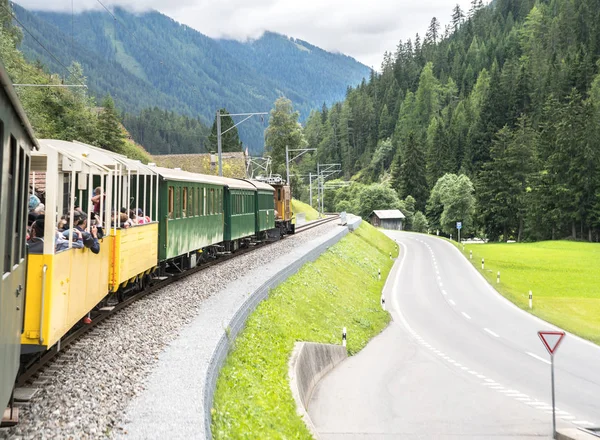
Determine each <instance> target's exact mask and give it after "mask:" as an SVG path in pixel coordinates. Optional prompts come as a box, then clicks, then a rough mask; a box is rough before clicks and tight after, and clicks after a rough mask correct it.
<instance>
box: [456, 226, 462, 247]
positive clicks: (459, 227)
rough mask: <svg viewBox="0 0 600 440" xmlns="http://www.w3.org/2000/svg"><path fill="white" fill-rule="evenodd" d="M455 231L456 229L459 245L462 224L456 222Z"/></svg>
mask: <svg viewBox="0 0 600 440" xmlns="http://www.w3.org/2000/svg"><path fill="white" fill-rule="evenodd" d="M456 229H458V242H459V243H460V230H461V229H462V222H456Z"/></svg>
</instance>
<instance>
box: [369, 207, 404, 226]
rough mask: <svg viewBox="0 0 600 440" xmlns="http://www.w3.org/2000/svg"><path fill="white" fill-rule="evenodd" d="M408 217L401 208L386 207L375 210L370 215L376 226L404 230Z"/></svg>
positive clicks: (372, 222)
mask: <svg viewBox="0 0 600 440" xmlns="http://www.w3.org/2000/svg"><path fill="white" fill-rule="evenodd" d="M405 219H406V217H405V216H404V214H402V212H401V211H400V210H399V209H386V210H378V211H373V212H372V213H371V215H369V221H370V222H371V224H372V225H373V226H375V227H376V228H383V229H393V230H396V231H402V230H403V229H404V220H405Z"/></svg>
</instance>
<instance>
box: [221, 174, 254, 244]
mask: <svg viewBox="0 0 600 440" xmlns="http://www.w3.org/2000/svg"><path fill="white" fill-rule="evenodd" d="M219 179H220V180H221V181H222V182H223V185H224V186H225V197H224V204H225V230H224V237H223V239H224V241H225V243H226V244H225V246H226V247H227V248H228V250H231V251H234V250H236V249H238V248H239V244H240V240H241V239H243V238H249V237H252V236H253V235H254V234H255V233H256V221H255V209H256V187H255V186H254V185H252V184H251V183H249V182H246V181H244V180H238V179H229V178H225V177H220V178H219Z"/></svg>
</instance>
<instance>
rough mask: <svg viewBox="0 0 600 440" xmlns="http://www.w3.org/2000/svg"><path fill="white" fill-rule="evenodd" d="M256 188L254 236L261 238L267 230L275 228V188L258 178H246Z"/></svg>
mask: <svg viewBox="0 0 600 440" xmlns="http://www.w3.org/2000/svg"><path fill="white" fill-rule="evenodd" d="M248 182H250V183H251V184H252V185H253V186H254V187H255V188H256V202H255V207H254V211H255V223H256V230H255V233H256V236H257V237H259V238H261V236H262V235H266V233H267V231H270V230H272V229H275V205H274V193H275V189H274V188H273V187H272V186H271V185H267V184H266V183H263V182H260V181H258V180H248Z"/></svg>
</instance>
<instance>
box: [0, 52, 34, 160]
mask: <svg viewBox="0 0 600 440" xmlns="http://www.w3.org/2000/svg"><path fill="white" fill-rule="evenodd" d="M0 83H2V89H3V90H4V93H6V96H8V100H9V101H10V103H11V105H12V108H13V110H14V111H15V113H16V114H17V116H18V117H19V119H20V120H21V124H22V125H23V129H24V130H25V133H27V135H28V136H29V140H31V143H32V144H33V146H34V147H35V148H38V149H39V144H38V142H37V139H36V137H35V134H34V133H33V128H32V127H31V124H30V123H29V119H28V118H27V115H26V114H25V110H23V106H22V105H21V101H19V97H18V96H17V93H16V92H15V89H14V87H13V85H12V84H13V83H12V80H11V79H10V77H9V76H8V73H7V72H6V70H5V69H4V64H2V62H1V61H0Z"/></svg>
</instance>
